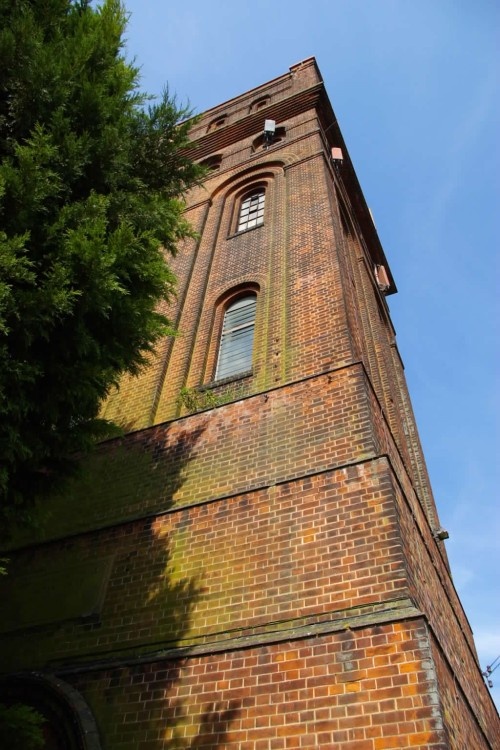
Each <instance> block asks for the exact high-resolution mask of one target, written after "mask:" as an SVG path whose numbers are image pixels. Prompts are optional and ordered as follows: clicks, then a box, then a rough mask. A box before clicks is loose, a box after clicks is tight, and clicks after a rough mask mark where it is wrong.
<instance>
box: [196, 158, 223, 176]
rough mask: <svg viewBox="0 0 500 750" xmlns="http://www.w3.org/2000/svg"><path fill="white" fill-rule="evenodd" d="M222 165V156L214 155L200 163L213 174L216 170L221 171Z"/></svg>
mask: <svg viewBox="0 0 500 750" xmlns="http://www.w3.org/2000/svg"><path fill="white" fill-rule="evenodd" d="M221 163H222V154H214V155H213V156H207V158H206V159H202V160H201V161H200V164H201V165H202V166H203V167H206V168H207V169H209V170H210V171H211V172H215V170H217V169H220V165H221Z"/></svg>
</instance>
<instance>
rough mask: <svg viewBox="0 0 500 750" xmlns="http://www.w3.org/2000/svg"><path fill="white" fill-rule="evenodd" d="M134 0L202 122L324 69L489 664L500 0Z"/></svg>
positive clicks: (494, 585) (499, 376) (136, 29)
mask: <svg viewBox="0 0 500 750" xmlns="http://www.w3.org/2000/svg"><path fill="white" fill-rule="evenodd" d="M125 5H126V7H127V9H128V10H129V11H130V13H131V18H130V23H129V28H128V33H127V37H128V46H127V47H128V54H129V56H131V57H132V56H135V57H136V61H137V63H138V65H140V67H141V71H142V84H141V87H142V88H143V90H145V91H148V92H149V93H152V94H158V93H160V92H161V90H162V89H163V87H164V86H165V85H166V84H167V83H168V85H169V88H170V90H171V92H175V93H176V94H177V95H178V97H179V99H180V100H181V101H184V102H185V101H186V100H187V99H189V101H190V103H191V105H192V106H193V108H194V109H195V110H196V111H198V112H201V111H203V110H205V109H208V108H209V107H212V106H215V105H217V104H219V103H222V102H223V101H225V100H227V99H230V98H231V97H233V96H236V95H238V94H240V93H242V92H244V91H246V90H247V89H250V88H253V87H254V86H257V85H259V84H261V83H264V82H266V81H268V80H270V79H272V78H274V77H276V76H279V75H281V74H283V73H285V72H287V71H288V69H289V67H290V65H292V64H294V63H296V62H299V61H300V60H302V59H304V58H306V57H309V56H311V55H314V56H315V57H316V59H317V61H318V64H319V67H320V69H321V72H322V74H323V77H324V81H325V84H326V88H327V91H328V93H329V96H330V100H331V102H332V105H333V108H334V110H335V113H336V115H337V118H338V121H339V123H340V127H341V130H342V132H343V135H344V138H345V141H346V144H347V147H348V149H349V153H350V156H351V159H352V161H353V163H354V166H355V169H356V171H357V174H358V178H359V181H360V184H361V186H362V189H363V192H364V194H365V197H366V200H367V202H368V204H369V206H370V207H371V209H372V212H373V215H374V219H375V223H376V226H377V229H378V233H379V236H380V238H381V241H382V244H383V246H384V249H385V252H386V255H387V258H388V260H389V264H390V266H391V269H392V271H393V274H394V278H395V280H396V284H397V286H398V289H399V293H398V294H397V295H395V296H392V297H390V298H389V305H390V308H391V313H392V318H393V322H394V325H395V327H396V331H397V334H398V344H399V348H400V352H401V354H402V356H403V361H404V362H405V366H406V375H407V379H408V382H409V387H410V393H411V396H412V401H413V406H414V409H415V412H416V418H417V423H418V426H419V431H420V436H421V439H422V442H423V446H424V452H425V455H426V459H427V463H428V468H429V472H430V475H431V480H432V485H433V489H434V494H435V497H436V502H437V504H438V509H439V512H440V517H441V522H442V525H443V526H444V527H445V528H447V529H448V530H449V532H450V540H449V541H448V542H447V551H448V554H449V557H450V561H451V566H452V572H453V577H454V581H455V585H456V587H457V589H458V591H459V594H460V596H461V598H462V601H463V604H464V607H465V610H466V612H467V614H468V616H469V620H470V622H471V625H472V628H473V630H474V634H475V638H476V644H477V647H478V652H479V656H480V662H481V665H482V666H483V668H484V667H485V666H486V664H488V663H490V662H491V661H493V660H494V659H495V658H496V656H497V655H498V654H500V628H499V619H500V618H499V615H500V600H499V599H500V598H499V591H500V584H499V578H500V543H499V539H500V503H499V500H498V487H499V486H500V476H499V473H500V472H499V466H500V440H499V424H500V419H499V416H500V415H499V412H500V398H499V389H498V385H497V384H498V383H500V366H499V365H500V357H499V345H498V323H499V321H500V310H499V307H500V305H499V301H498V300H499V294H498V290H499V286H500V285H499V279H500V264H499V261H498V257H499V253H498V237H499V235H500V226H499V223H500V222H499V219H498V209H499V207H500V178H499V175H500V158H499V147H498V137H499V133H500V61H499V59H498V58H499V56H498V53H497V52H496V48H495V46H496V47H497V48H498V44H499V41H500V4H498V3H497V2H496V0H439V1H437V0H419V1H418V2H411V1H410V0H310V2H308V3H304V2H297V0H288V1H287V2H286V3H279V2H274V3H273V2H269V0H266V1H265V2H264V0H252V2H246V1H245V0H243V1H242V0H240V1H239V2H238V0H237V1H236V2H233V3H228V2H227V0H211V2H207V1H206V0H204V1H202V0H190V1H189V2H186V3H178V2H176V3H173V2H165V0H125ZM495 678H496V679H495ZM493 679H494V683H495V688H494V689H493V691H492V692H493V695H494V697H495V698H496V701H497V705H500V669H499V670H498V672H496V673H495V675H493Z"/></svg>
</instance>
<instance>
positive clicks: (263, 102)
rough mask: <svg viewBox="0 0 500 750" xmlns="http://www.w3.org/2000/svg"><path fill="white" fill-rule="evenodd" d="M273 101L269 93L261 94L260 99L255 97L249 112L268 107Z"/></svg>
mask: <svg viewBox="0 0 500 750" xmlns="http://www.w3.org/2000/svg"><path fill="white" fill-rule="evenodd" d="M270 102H271V97H270V96H269V94H268V95H267V96H259V98H258V99H254V101H253V102H252V103H251V104H250V107H249V110H248V111H249V112H258V110H259V109H264V107H267V105H268V104H270Z"/></svg>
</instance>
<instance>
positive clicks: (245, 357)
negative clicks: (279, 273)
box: [215, 293, 257, 380]
mask: <svg viewBox="0 0 500 750" xmlns="http://www.w3.org/2000/svg"><path fill="white" fill-rule="evenodd" d="M256 308H257V295H256V294H254V293H247V294H245V295H244V296H243V297H238V299H237V300H235V301H234V302H232V303H231V304H230V305H229V307H228V308H227V309H226V312H225V314H224V323H223V325H222V334H221V339H220V346H219V359H218V362H217V370H216V373H215V379H216V380H221V379H222V378H228V377H231V376H232V375H238V374H239V373H243V372H246V371H247V370H250V369H251V367H252V349H253V334H254V328H255V311H256Z"/></svg>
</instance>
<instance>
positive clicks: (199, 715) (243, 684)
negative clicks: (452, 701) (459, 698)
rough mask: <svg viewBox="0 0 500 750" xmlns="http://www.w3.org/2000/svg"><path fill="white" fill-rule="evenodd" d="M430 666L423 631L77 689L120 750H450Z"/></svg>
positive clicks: (105, 678) (265, 649)
mask: <svg viewBox="0 0 500 750" xmlns="http://www.w3.org/2000/svg"><path fill="white" fill-rule="evenodd" d="M431 664H432V663H431V659H430V649H429V643H428V633H427V629H426V627H425V625H424V624H423V622H422V621H418V620H417V621H409V622H405V623H394V624H387V625H383V626H376V627H372V628H370V627H367V628H363V629H360V630H345V631H343V632H338V633H333V634H329V635H325V636H319V637H316V638H314V639H312V640H307V639H304V640H301V641H296V642H294V643H289V642H284V643H275V644H272V643H270V644H269V645H266V646H261V647H259V648H250V649H245V650H239V651H234V652H229V653H219V654H213V655H206V656H200V657H191V658H189V659H185V660H181V661H179V662H157V663H153V664H148V665H146V666H136V667H128V668H127V667H125V668H121V669H115V670H107V671H106V672H103V673H101V674H100V675H99V676H98V677H97V678H96V677H94V675H92V674H82V675H80V676H77V677H73V681H74V684H75V685H76V686H77V687H78V688H79V689H80V690H82V691H83V693H84V695H85V696H86V697H87V700H88V701H89V703H90V705H91V707H92V709H93V710H94V712H95V715H96V717H97V721H98V724H99V725H100V727H101V728H102V729H103V731H104V732H105V734H106V737H107V738H108V743H109V746H110V747H113V748H116V750H125V748H127V749H128V748H134V749H135V750H159V749H160V748H167V747H171V746H172V745H171V744H170V743H172V742H173V741H177V743H178V745H176V746H179V747H181V746H183V745H182V744H181V743H183V742H184V743H186V745H187V746H189V747H196V748H202V747H206V748H215V747H217V748H233V749H234V748H239V749H240V750H258V749H259V748H266V749H267V748H273V749H275V750H280V749H284V748H309V749H310V750H318V748H322V749H323V750H328V749H330V748H331V750H333V748H339V747H342V748H343V750H388V749H389V748H408V747H411V748H419V749H420V750H424V749H425V750H427V749H428V748H433V749H434V750H438V749H439V750H445V749H446V748H448V747H449V744H448V741H447V736H446V733H445V731H444V729H443V725H442V721H441V718H440V715H439V706H438V699H437V693H436V687H437V686H436V678H435V674H434V672H433V669H432V666H431ZM479 739H480V738H479ZM189 743H194V744H189ZM471 747H474V748H475V750H476V748H477V749H479V748H481V747H486V745H485V744H484V742H483V743H481V742H480V743H479V744H477V745H474V746H471Z"/></svg>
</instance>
